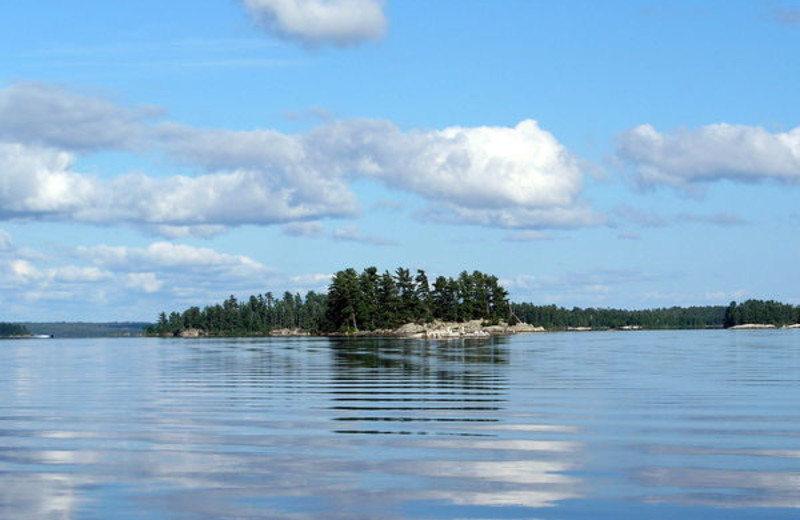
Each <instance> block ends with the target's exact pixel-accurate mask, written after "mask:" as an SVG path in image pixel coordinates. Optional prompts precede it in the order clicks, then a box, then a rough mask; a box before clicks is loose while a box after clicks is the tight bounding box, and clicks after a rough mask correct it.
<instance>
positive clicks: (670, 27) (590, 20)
mask: <svg viewBox="0 0 800 520" xmlns="http://www.w3.org/2000/svg"><path fill="white" fill-rule="evenodd" d="M0 17H1V18H2V20H3V21H4V22H5V23H4V31H3V32H2V33H0V219H1V220H0V297H1V298H2V306H3V313H2V314H3V315H2V316H0V319H2V320H48V321H49V320H94V321H99V320H139V319H141V320H152V319H154V317H155V316H156V315H157V313H158V312H159V311H161V310H167V311H169V310H182V309H184V308H186V307H188V306H190V305H201V306H202V305H205V304H210V303H214V302H217V301H219V300H221V299H223V298H225V297H227V296H228V295H230V294H234V295H237V296H240V297H245V296H248V295H250V294H256V293H264V292H267V291H273V292H276V293H281V292H283V291H284V290H290V291H293V292H295V291H299V292H301V293H304V292H305V291H307V290H325V288H326V286H327V283H328V276H329V275H330V274H331V273H333V272H335V271H337V270H339V269H342V268H345V267H349V266H353V267H356V268H357V269H361V268H364V267H367V266H370V265H375V266H377V267H378V268H379V269H381V270H384V269H388V270H394V269H395V268H396V267H398V266H407V267H410V268H422V269H425V270H426V271H428V273H429V274H433V275H438V274H444V275H457V274H458V272H460V271H462V270H469V271H472V270H475V269H478V270H482V271H485V272H490V273H493V274H495V275H497V276H498V277H500V278H501V279H502V280H503V282H504V283H505V285H506V287H507V288H508V289H509V291H510V292H511V296H512V299H514V300H517V301H532V302H535V303H540V304H550V303H555V304H559V305H564V306H568V307H572V306H582V307H586V306H595V307H625V308H649V307H661V306H671V305H709V304H727V303H728V302H729V301H730V300H732V299H735V300H743V299H747V298H772V299H778V300H781V301H785V302H791V303H795V304H800V274H798V272H800V270H798V268H797V265H796V259H797V258H800V245H798V238H799V237H798V231H797V229H798V226H800V204H798V200H799V196H800V103H798V102H797V99H798V92H800V60H798V59H797V49H798V48H800V2H797V1H789V0H784V1H755V0H754V1H725V2H723V1H694V2H680V1H669V2H666V1H663V2H656V1H625V2H623V1H605V2H597V1H578V0H568V1H563V2H539V1H531V0H501V1H495V2H486V1H483V0H482V1H477V0H458V1H455V0H452V1H451V0H438V1H436V2H423V1H419V0H402V1H401V0H386V1H377V0H198V1H195V2H155V1H152V0H143V1H139V2H123V3H119V2H101V1H99V0H94V1H89V0H78V1H74V2H56V1H55V0H30V1H28V2H5V3H3V4H2V5H0Z"/></svg>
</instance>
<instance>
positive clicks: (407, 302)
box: [145, 267, 800, 336]
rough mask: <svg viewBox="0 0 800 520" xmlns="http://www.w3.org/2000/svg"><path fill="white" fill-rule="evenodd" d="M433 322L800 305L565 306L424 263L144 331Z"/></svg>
mask: <svg viewBox="0 0 800 520" xmlns="http://www.w3.org/2000/svg"><path fill="white" fill-rule="evenodd" d="M434 320H440V321H451V322H463V321H468V320H482V321H483V322H484V323H486V324H495V323H498V322H500V321H505V322H508V323H510V324H514V323H515V322H518V321H521V322H524V323H529V324H531V325H535V326H542V327H544V328H546V329H548V330H559V329H561V330H563V329H569V328H582V327H585V328H592V329H616V328H622V327H637V328H644V329H705V328H723V327H732V326H735V325H741V324H744V323H764V324H772V325H776V326H782V325H787V324H793V323H800V306H792V305H788V304H782V303H778V302H774V301H762V300H747V301H746V302H743V303H741V304H737V303H736V302H731V304H730V305H729V306H727V307H725V306H692V307H669V308H657V309H646V310H624V309H608V308H579V307H573V308H572V309H567V308H564V307H558V306H556V305H535V304H533V303H511V302H509V299H508V292H507V291H506V290H505V289H504V288H503V287H502V285H501V284H500V282H499V280H498V278H497V277H496V276H493V275H489V274H486V273H482V272H480V271H473V272H472V273H469V272H467V271H463V272H461V273H460V274H459V275H458V276H457V277H455V278H453V277H445V276H437V277H436V278H435V279H434V280H433V281H432V282H431V280H429V278H428V275H427V274H426V272H425V271H424V270H422V269H418V270H416V271H414V272H412V271H411V270H410V269H407V268H403V267H399V268H397V269H396V270H395V271H393V272H389V271H384V272H379V271H378V269H377V268H376V267H367V268H366V269H364V270H363V271H361V272H358V271H356V270H355V269H353V268H348V269H344V270H341V271H338V272H337V273H336V274H334V275H333V277H332V278H331V282H330V285H329V286H328V291H327V293H325V294H322V293H316V292H314V291H310V292H308V293H307V294H306V295H305V296H304V297H303V296H301V295H300V294H299V293H296V294H292V293H290V292H285V293H283V295H282V296H281V297H279V298H278V297H275V296H274V295H273V294H272V293H270V292H267V293H265V294H261V295H254V296H250V297H249V298H248V299H247V300H241V301H240V300H238V299H237V298H236V297H235V296H230V297H229V298H228V299H226V300H225V301H224V302H222V303H220V304H215V305H210V306H207V307H205V308H200V307H190V308H188V309H186V310H185V311H183V312H171V313H170V314H166V313H165V312H162V313H161V314H159V316H158V321H157V322H156V323H155V324H154V325H151V326H149V327H147V328H146V329H145V332H146V333H148V334H176V333H179V332H181V331H183V330H186V329H199V330H202V331H205V333H207V334H210V335H216V336H259V335H268V334H269V333H270V332H272V331H274V330H276V329H299V330H302V331H306V332H309V333H311V334H330V333H338V332H353V331H375V330H384V329H387V330H388V329H394V328H397V327H399V326H401V325H403V324H405V323H410V322H415V323H428V322H431V321H434Z"/></svg>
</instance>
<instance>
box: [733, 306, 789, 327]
mask: <svg viewBox="0 0 800 520" xmlns="http://www.w3.org/2000/svg"><path fill="white" fill-rule="evenodd" d="M746 323H763V324H768V325H775V326H777V327H781V326H784V325H792V324H795V323H800V306H793V305H789V304H786V303H780V302H776V301H774V300H766V301H764V300H747V301H745V302H743V303H740V304H737V303H736V302H735V301H734V302H731V303H730V305H728V307H727V308H726V309H725V320H724V325H725V327H734V326H736V325H744V324H746Z"/></svg>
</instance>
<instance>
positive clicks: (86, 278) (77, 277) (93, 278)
mask: <svg viewBox="0 0 800 520" xmlns="http://www.w3.org/2000/svg"><path fill="white" fill-rule="evenodd" d="M47 275H48V277H49V278H50V279H51V280H54V281H56V282H63V283H94V282H101V281H104V280H108V279H110V278H111V277H112V276H113V275H112V273H111V272H109V271H105V270H102V269H98V268H97V267H78V266H74V265H68V266H62V267H55V268H52V269H48V270H47Z"/></svg>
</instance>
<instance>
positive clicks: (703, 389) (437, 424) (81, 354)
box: [0, 330, 800, 520]
mask: <svg viewBox="0 0 800 520" xmlns="http://www.w3.org/2000/svg"><path fill="white" fill-rule="evenodd" d="M0 517H1V518H3V519H22V518H24V519H28V520H30V519H48V520H51V519H70V520H72V519H76V520H78V519H81V520H83V519H177V520H189V519H192V520H194V519H262V518H269V519H293V520H297V519H306V518H309V519H310V518H332V519H362V518H363V519H373V518H375V519H405V518H409V519H444V518H448V519H450V518H452V519H456V518H458V519H490V518H492V519H496V518H499V519H501V518H520V519H521V518H526V519H541V520H551V519H567V520H569V519H592V520H596V519H615V520H616V519H627V518H632V519H647V520H662V519H663V520H667V519H670V520H673V519H676V518H681V519H693V518H697V519H700V518H702V519H704V520H707V519H726V520H730V519H789V518H792V519H797V518H800V331H799V330H771V331H724V330H718V331H664V332H662V331H631V332H583V333H577V332H573V333H546V334H531V335H519V336H513V337H505V338H493V339H490V340H459V341H438V342H437V341H431V342H426V341H421V340H374V339H369V340H366V339H364V340H342V339H328V338H275V339H257V340H256V339H196V340H194V339H182V340H181V339H159V338H122V339H90V340H78V339H70V340H66V339H64V340H61V339H51V340H36V339H31V340H8V341H2V342H0Z"/></svg>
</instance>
